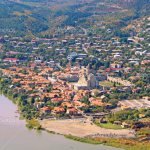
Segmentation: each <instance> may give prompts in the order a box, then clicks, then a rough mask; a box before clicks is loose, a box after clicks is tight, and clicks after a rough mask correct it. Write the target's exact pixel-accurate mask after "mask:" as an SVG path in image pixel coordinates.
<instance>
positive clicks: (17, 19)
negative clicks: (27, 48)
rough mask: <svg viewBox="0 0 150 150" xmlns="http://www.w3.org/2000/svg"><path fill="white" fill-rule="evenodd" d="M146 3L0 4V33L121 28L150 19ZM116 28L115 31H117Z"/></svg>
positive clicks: (55, 0)
mask: <svg viewBox="0 0 150 150" xmlns="http://www.w3.org/2000/svg"><path fill="white" fill-rule="evenodd" d="M149 3H150V0H142V1H141V0H123V1H122V0H112V1H110V0H84V1H83V0H71V1H70V0H52V1H50V0H2V1H1V2H0V12H1V13H0V22H1V24H0V33H1V34H6V33H7V34H12V33H13V34H16V35H22V36H23V35H26V34H27V33H28V34H33V35H39V34H51V33H53V32H54V31H55V30H56V29H57V27H61V28H64V27H65V26H82V27H84V28H89V29H90V28H92V29H93V28H96V29H99V26H103V25H108V26H109V25H117V26H121V27H122V26H123V25H124V24H126V22H127V21H130V20H132V19H134V18H138V17H140V16H141V15H150V9H149V7H150V5H148V4H149ZM117 28H118V27H117Z"/></svg>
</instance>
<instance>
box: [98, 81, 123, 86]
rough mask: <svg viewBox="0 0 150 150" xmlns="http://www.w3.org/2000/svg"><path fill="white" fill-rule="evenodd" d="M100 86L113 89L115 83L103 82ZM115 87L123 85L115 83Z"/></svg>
mask: <svg viewBox="0 0 150 150" xmlns="http://www.w3.org/2000/svg"><path fill="white" fill-rule="evenodd" d="M99 85H100V86H104V87H113V86H114V83H113V82H110V81H102V82H100V83H99ZM115 86H121V84H118V83H115Z"/></svg>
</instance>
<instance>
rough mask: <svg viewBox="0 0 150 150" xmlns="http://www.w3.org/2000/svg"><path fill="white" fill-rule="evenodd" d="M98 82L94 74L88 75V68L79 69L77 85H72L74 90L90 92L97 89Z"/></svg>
mask: <svg viewBox="0 0 150 150" xmlns="http://www.w3.org/2000/svg"><path fill="white" fill-rule="evenodd" d="M98 85H99V84H98V81H97V80H96V78H95V76H94V74H92V73H90V69H89V66H87V67H81V70H80V73H79V80H78V83H76V84H75V85H74V89H75V90H90V89H95V88H97V87H98Z"/></svg>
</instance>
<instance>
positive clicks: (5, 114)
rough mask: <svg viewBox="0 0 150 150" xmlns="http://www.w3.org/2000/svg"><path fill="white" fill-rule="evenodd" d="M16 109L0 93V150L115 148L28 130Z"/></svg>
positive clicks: (105, 149)
mask: <svg viewBox="0 0 150 150" xmlns="http://www.w3.org/2000/svg"><path fill="white" fill-rule="evenodd" d="M17 110H18V108H17V106H16V105H15V104H13V103H12V101H10V100H9V99H8V98H6V97H5V96H4V95H0V133H1V135H3V136H0V150H20V149H21V150H26V149H29V150H30V149H32V150H41V149H42V150H50V149H53V150H59V149H61V150H71V149H74V150H91V149H92V150H117V148H113V147H110V146H104V145H93V144H87V143H81V142H77V141H74V140H69V139H67V138H65V137H64V136H61V135H57V134H49V133H48V132H44V131H42V132H37V131H35V130H28V129H27V128H26V127H25V124H26V123H25V120H20V119H19V114H18V111H17ZM16 115H17V117H16ZM57 143H59V144H57ZM118 150H119V149H118Z"/></svg>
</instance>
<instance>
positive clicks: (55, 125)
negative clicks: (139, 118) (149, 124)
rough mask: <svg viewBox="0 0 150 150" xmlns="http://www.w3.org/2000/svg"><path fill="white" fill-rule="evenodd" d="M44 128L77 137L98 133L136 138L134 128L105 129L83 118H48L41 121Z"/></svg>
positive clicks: (98, 134)
mask: <svg viewBox="0 0 150 150" xmlns="http://www.w3.org/2000/svg"><path fill="white" fill-rule="evenodd" d="M40 124H41V126H42V128H44V129H46V130H47V131H50V132H55V133H59V134H63V135H72V136H76V137H81V138H84V137H88V136H92V137H93V136H94V135H97V136H99V137H108V138H109V137H113V138H135V134H134V131H133V130H130V129H120V130H114V129H105V128H101V127H98V126H96V125H95V124H91V123H89V122H86V121H85V120H83V119H81V120H80V119H75V120H72V119H71V120H70V119H67V120H48V119H44V120H41V121H40Z"/></svg>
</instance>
